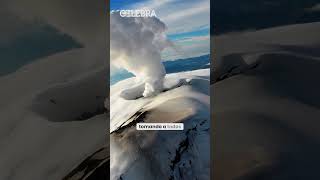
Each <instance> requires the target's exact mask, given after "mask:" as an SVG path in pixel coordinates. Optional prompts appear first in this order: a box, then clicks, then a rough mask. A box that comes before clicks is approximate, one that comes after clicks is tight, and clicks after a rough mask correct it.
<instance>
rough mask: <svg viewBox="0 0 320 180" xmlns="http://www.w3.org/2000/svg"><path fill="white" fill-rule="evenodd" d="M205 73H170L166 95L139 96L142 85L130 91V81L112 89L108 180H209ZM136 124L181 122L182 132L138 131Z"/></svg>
mask: <svg viewBox="0 0 320 180" xmlns="http://www.w3.org/2000/svg"><path fill="white" fill-rule="evenodd" d="M209 74H210V70H209V69H203V70H195V71H189V72H180V73H175V74H168V75H167V76H166V78H165V80H164V91H163V92H162V93H160V94H158V95H157V96H154V97H148V98H145V97H139V95H141V92H140V90H141V89H142V90H143V86H141V85H137V86H135V87H133V88H132V86H134V85H135V84H136V83H135V81H134V78H130V79H127V80H123V81H121V82H119V83H116V84H115V85H113V86H111V91H110V94H111V96H110V106H111V109H110V133H111V136H110V154H111V159H110V160H111V162H110V163H111V164H110V168H111V169H110V174H111V177H110V178H111V179H130V180H135V179H139V180H142V179H209V171H210V158H209V156H210V148H209V142H210V132H209V129H210V98H209V97H210V96H209V93H210V90H209V87H210V86H209V83H210V80H209V79H210V76H209ZM141 87H142V88H141ZM128 88H131V89H130V92H126V96H125V98H124V97H123V91H122V90H123V89H128ZM136 95H138V96H136ZM138 122H145V123H174V122H180V123H184V130H183V131H137V130H136V126H135V125H136V123H138Z"/></svg>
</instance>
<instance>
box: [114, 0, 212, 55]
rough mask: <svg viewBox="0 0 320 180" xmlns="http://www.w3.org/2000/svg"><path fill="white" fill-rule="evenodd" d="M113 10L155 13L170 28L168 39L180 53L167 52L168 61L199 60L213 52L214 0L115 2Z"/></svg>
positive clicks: (128, 0)
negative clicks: (212, 9) (211, 49)
mask: <svg viewBox="0 0 320 180" xmlns="http://www.w3.org/2000/svg"><path fill="white" fill-rule="evenodd" d="M110 8H111V10H121V9H141V8H148V9H152V10H155V12H156V14H157V17H158V18H159V19H160V20H161V21H163V22H164V23H165V24H166V25H167V27H168V30H167V37H168V38H169V39H170V40H172V41H173V42H174V44H175V45H176V47H177V48H176V49H178V51H176V50H175V51H173V50H167V51H164V52H163V55H162V56H163V59H164V60H174V59H182V58H188V57H195V56H200V55H204V54H208V53H209V52H210V0H111V2H110Z"/></svg>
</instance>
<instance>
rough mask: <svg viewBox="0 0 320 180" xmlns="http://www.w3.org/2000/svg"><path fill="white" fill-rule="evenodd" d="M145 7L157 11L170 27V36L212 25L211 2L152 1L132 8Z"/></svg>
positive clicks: (199, 0) (198, 0)
mask: <svg viewBox="0 0 320 180" xmlns="http://www.w3.org/2000/svg"><path fill="white" fill-rule="evenodd" d="M144 7H147V8H149V9H153V10H155V11H156V14H157V16H158V18H159V19H161V20H162V21H163V22H164V23H165V24H166V25H167V26H168V31H167V33H168V34H174V33H182V32H188V31H193V30H196V29H199V28H201V27H203V26H207V27H208V26H209V25H210V0H197V1H178V0H151V1H147V2H144V3H138V4H135V5H133V6H132V8H133V9H139V8H144Z"/></svg>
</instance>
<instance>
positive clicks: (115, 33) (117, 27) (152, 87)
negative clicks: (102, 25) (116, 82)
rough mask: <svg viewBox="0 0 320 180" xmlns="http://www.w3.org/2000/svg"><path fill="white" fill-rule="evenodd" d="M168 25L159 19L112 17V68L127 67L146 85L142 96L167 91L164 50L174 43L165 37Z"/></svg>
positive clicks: (117, 15) (117, 13)
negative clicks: (164, 87) (162, 55)
mask: <svg viewBox="0 0 320 180" xmlns="http://www.w3.org/2000/svg"><path fill="white" fill-rule="evenodd" d="M165 31H166V25H165V24H164V23H163V22H162V21H160V20H159V19H158V18H156V17H130V18H129V17H121V16H120V14H119V12H114V13H111V15H110V59H111V65H113V66H115V67H118V68H124V69H126V70H127V71H129V72H131V73H133V74H134V75H135V76H136V77H137V78H138V79H139V80H140V81H142V82H143V83H144V90H143V93H142V95H143V96H144V97H148V96H153V95H156V94H157V93H159V92H161V91H162V89H163V79H164V77H165V75H166V71H165V68H164V66H163V64H162V62H161V51H162V50H164V49H165V48H167V47H171V46H172V43H171V42H170V41H169V40H168V39H167V38H166V35H165Z"/></svg>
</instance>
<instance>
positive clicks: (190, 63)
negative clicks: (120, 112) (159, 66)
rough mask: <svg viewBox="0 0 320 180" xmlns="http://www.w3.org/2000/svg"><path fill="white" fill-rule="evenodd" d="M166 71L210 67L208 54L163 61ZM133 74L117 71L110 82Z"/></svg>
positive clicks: (173, 71) (174, 71)
mask: <svg viewBox="0 0 320 180" xmlns="http://www.w3.org/2000/svg"><path fill="white" fill-rule="evenodd" d="M163 64H164V66H165V68H166V72H167V73H176V72H182V71H192V70H196V69H205V68H209V67H210V55H209V54H207V55H203V56H199V57H192V58H187V59H177V60H173V61H165V62H163ZM133 76H134V75H133V74H132V73H130V72H127V71H125V70H121V71H119V72H118V73H116V74H114V75H112V76H111V77H110V84H111V85H112V84H115V83H116V82H119V81H121V80H124V79H127V78H130V77H133Z"/></svg>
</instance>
